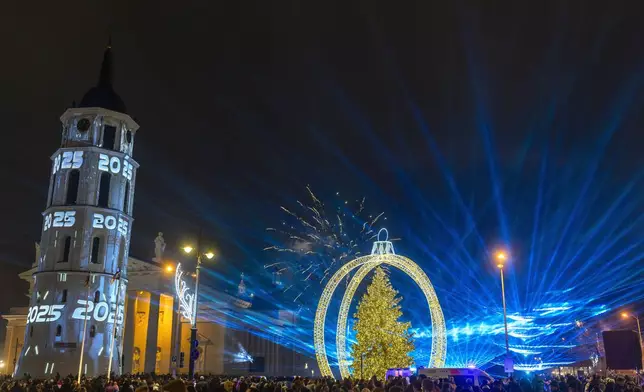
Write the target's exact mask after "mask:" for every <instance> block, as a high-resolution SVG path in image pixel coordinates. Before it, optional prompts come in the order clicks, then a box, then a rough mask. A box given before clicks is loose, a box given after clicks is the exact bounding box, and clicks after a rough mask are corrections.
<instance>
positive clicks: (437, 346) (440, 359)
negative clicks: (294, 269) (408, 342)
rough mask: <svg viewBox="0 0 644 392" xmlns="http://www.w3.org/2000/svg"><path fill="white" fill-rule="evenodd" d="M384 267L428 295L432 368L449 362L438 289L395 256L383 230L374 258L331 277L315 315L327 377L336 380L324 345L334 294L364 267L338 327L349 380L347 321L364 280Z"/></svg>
mask: <svg viewBox="0 0 644 392" xmlns="http://www.w3.org/2000/svg"><path fill="white" fill-rule="evenodd" d="M383 232H384V233H385V239H384V240H380V234H381V233H383ZM381 264H387V265H390V266H392V267H395V268H398V269H399V270H401V271H402V272H404V273H405V274H407V276H409V277H410V278H412V280H414V282H416V284H417V285H418V286H419V287H420V289H421V290H422V292H423V294H424V295H425V299H426V300H427V305H428V306H429V313H430V316H431V323H432V348H431V355H430V359H429V364H428V367H434V368H440V367H444V366H445V358H446V356H447V330H446V328H445V318H444V317H443V310H442V309H441V306H440V303H439V302H438V297H437V296H436V292H435V291H434V287H433V286H432V283H431V282H430V280H429V278H428V277H427V275H426V274H425V272H424V271H423V270H422V269H421V268H420V267H419V266H418V264H416V263H415V262H413V261H412V260H410V259H408V258H406V257H403V256H399V255H396V254H395V252H394V248H393V245H392V243H391V242H390V241H388V233H387V230H386V229H381V230H380V232H378V240H377V241H375V242H374V244H373V248H372V250H371V254H370V255H368V256H363V257H359V258H357V259H353V260H351V261H349V262H347V263H346V264H344V265H343V266H342V267H341V268H340V269H339V270H338V271H337V272H336V273H335V274H334V275H333V276H332V277H331V279H329V282H328V283H327V285H326V286H325V287H324V291H323V292H322V295H321V296H320V301H319V302H318V307H317V311H316V312H315V322H314V327H313V341H314V347H315V356H316V358H317V362H318V367H319V368H320V373H321V375H322V376H323V377H333V373H332V372H331V366H330V365H329V360H328V358H327V353H326V345H325V343H324V329H325V319H326V313H327V311H328V309H329V304H330V303H331V297H332V296H333V293H334V292H335V290H336V288H337V287H338V285H339V284H340V283H341V282H342V281H343V280H344V279H345V277H346V276H347V275H348V274H349V273H350V272H351V271H353V270H354V269H356V268H358V267H360V269H359V270H358V272H357V273H356V274H355V275H354V276H353V278H352V279H351V281H350V282H349V285H348V286H347V289H346V291H345V293H344V295H343V297H342V303H341V305H340V310H339V315H338V325H337V328H336V349H337V358H338V363H339V366H340V374H341V376H342V377H343V378H345V377H349V376H350V375H351V373H350V371H349V366H348V361H347V344H346V330H347V319H348V317H349V308H350V306H351V301H352V299H353V296H354V294H355V292H356V290H357V288H358V286H359V285H360V283H361V282H362V280H363V279H364V278H365V277H366V276H367V274H368V273H369V272H370V271H371V270H373V269H374V268H376V267H377V266H379V265H381Z"/></svg>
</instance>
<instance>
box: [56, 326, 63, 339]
mask: <svg viewBox="0 0 644 392" xmlns="http://www.w3.org/2000/svg"><path fill="white" fill-rule="evenodd" d="M62 334H63V326H62V325H60V324H58V325H57V326H56V336H60V335H62Z"/></svg>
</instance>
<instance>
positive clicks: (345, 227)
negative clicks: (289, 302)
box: [264, 186, 384, 302]
mask: <svg viewBox="0 0 644 392" xmlns="http://www.w3.org/2000/svg"><path fill="white" fill-rule="evenodd" d="M306 190H307V193H308V199H307V201H305V202H302V201H299V200H298V201H297V206H296V207H295V208H287V207H284V206H281V207H280V209H281V210H282V211H283V212H284V213H285V214H286V217H285V219H283V220H282V222H281V226H280V227H278V228H274V227H269V228H267V229H266V231H268V232H270V233H271V234H272V238H271V244H270V245H269V246H267V247H265V248H264V250H265V251H269V252H273V253H274V254H273V257H274V260H273V261H271V262H270V263H268V264H265V265H264V269H265V270H268V271H270V272H271V273H272V274H273V283H274V284H276V285H279V286H282V287H283V286H286V287H285V288H284V289H283V292H285V293H286V292H289V291H290V292H292V293H293V296H294V299H293V301H294V302H298V301H299V300H300V299H301V297H302V293H303V292H304V291H306V290H310V289H313V288H315V289H317V288H319V286H320V284H321V283H323V282H324V280H325V279H327V278H328V277H330V276H331V275H332V274H333V273H334V272H335V271H336V270H337V268H339V267H340V266H341V265H342V264H343V263H344V262H346V261H348V260H351V259H353V258H355V257H358V256H360V255H361V252H363V251H365V250H366V249H368V248H369V247H368V246H366V245H365V244H366V243H367V242H370V241H373V240H374V239H375V237H376V236H377V230H374V229H373V227H374V225H376V224H377V223H378V221H380V220H381V219H383V218H384V213H383V212H381V213H379V214H375V215H369V214H368V213H366V212H365V211H366V210H365V198H362V199H360V200H356V201H355V203H350V202H349V201H346V200H345V201H341V200H340V199H339V198H338V199H337V200H334V202H335V203H334V206H333V207H327V206H326V205H325V203H323V202H322V201H321V199H320V198H319V197H317V195H316V194H315V193H313V191H312V190H311V188H310V187H309V186H307V187H306ZM339 195H340V194H339V192H338V193H336V196H338V197H339ZM283 276H289V277H290V279H289V280H290V282H289V284H287V285H284V284H283V282H282V277H283ZM305 297H310V296H305Z"/></svg>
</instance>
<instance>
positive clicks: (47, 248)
mask: <svg viewBox="0 0 644 392" xmlns="http://www.w3.org/2000/svg"><path fill="white" fill-rule="evenodd" d="M60 120H61V123H62V135H61V139H62V140H61V144H60V148H59V149H58V150H57V151H56V152H55V153H54V154H53V155H52V157H51V160H52V166H51V171H50V178H49V194H48V197H47V203H46V206H45V210H44V212H43V224H42V229H41V240H40V242H39V244H38V245H37V246H36V257H35V262H34V264H33V266H32V268H31V269H30V270H29V271H25V272H24V273H22V274H21V275H20V276H21V278H22V279H24V280H26V281H28V282H29V284H30V288H29V292H28V295H29V307H28V308H13V309H12V311H11V312H10V314H8V315H3V316H2V318H4V319H6V320H7V321H8V325H7V333H6V340H5V352H4V361H5V364H6V366H5V368H4V369H0V372H1V371H3V370H4V371H5V372H6V373H13V374H15V375H16V376H18V377H19V376H22V375H24V374H29V375H30V376H32V377H38V378H41V377H51V376H52V375H55V374H57V373H58V374H61V375H67V374H73V375H76V374H79V373H81V374H86V375H88V376H96V375H100V374H107V373H108V372H113V373H116V374H120V373H139V372H146V373H150V372H156V373H168V372H171V371H176V372H179V373H185V372H186V371H187V367H188V362H189V358H188V356H187V355H188V354H189V352H190V342H189V340H190V339H189V336H190V323H189V321H188V320H186V319H185V318H183V317H182V316H181V315H180V313H179V307H178V302H179V301H177V300H176V293H175V276H174V275H173V273H172V271H169V269H171V268H169V269H166V268H164V267H163V266H162V265H161V264H160V263H156V262H154V261H143V260H138V259H135V258H132V257H130V256H129V245H130V237H131V232H132V224H133V217H132V208H133V199H134V192H135V184H136V175H137V169H138V167H139V165H138V163H137V162H136V161H135V160H134V159H133V152H134V141H135V138H136V133H137V131H138V128H139V126H138V124H137V123H136V122H135V121H134V120H133V119H132V117H130V116H129V115H128V114H127V109H126V106H125V104H124V103H123V100H122V99H121V98H120V97H119V95H118V94H117V93H116V92H115V91H114V88H113V86H112V48H111V46H110V45H108V47H107V48H106V50H105V53H104V57H103V63H102V66H101V70H100V75H99V80H98V83H97V85H96V86H95V87H92V88H91V89H90V90H89V91H88V92H87V93H86V94H85V95H84V96H83V99H82V100H81V101H80V105H78V107H72V108H70V109H68V110H67V111H65V113H63V115H62V116H61V118H60ZM159 240H160V241H161V242H162V241H163V239H162V236H161V235H160V238H157V241H155V242H156V245H157V246H156V248H157V249H156V253H157V261H160V260H161V255H159V246H158V245H159ZM161 252H162V249H161ZM246 291H247V288H246V285H245V283H244V280H243V277H242V280H241V282H240V287H239V293H238V294H240V295H230V294H227V293H223V292H217V291H216V290H212V289H210V288H208V287H203V286H202V287H200V294H201V295H200V297H205V298H208V300H207V301H205V300H204V299H201V301H200V306H199V312H198V314H199V318H198V320H197V326H198V331H199V334H198V342H199V344H198V359H197V362H196V370H197V371H198V372H208V373H213V374H223V373H228V374H231V373H235V374H237V373H239V374H248V373H252V374H261V375H311V374H314V373H315V370H314V366H313V363H314V361H313V359H311V358H310V357H308V356H307V355H303V354H300V352H303V351H305V349H306V348H305V347H297V346H298V344H300V343H299V342H300V341H301V340H300V339H295V338H294V336H295V334H294V333H293V331H297V322H296V319H295V317H294V316H293V314H291V313H288V312H281V313H278V312H277V311H265V310H257V309H253V307H252V298H250V297H249V296H248V295H246ZM250 320H252V321H250ZM257 320H260V322H257ZM258 325H259V327H258ZM303 349H304V350H303Z"/></svg>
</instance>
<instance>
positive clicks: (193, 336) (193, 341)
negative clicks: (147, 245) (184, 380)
mask: <svg viewBox="0 0 644 392" xmlns="http://www.w3.org/2000/svg"><path fill="white" fill-rule="evenodd" d="M193 250H196V251H197V271H196V273H195V293H194V301H193V305H194V308H193V312H192V315H193V318H192V328H191V329H190V362H189V365H188V379H189V380H192V379H193V378H194V376H195V360H196V358H195V355H196V352H197V309H199V270H201V258H202V256H205V257H206V258H207V259H208V260H210V259H212V258H213V257H215V254H214V253H213V252H211V251H207V252H204V253H202V251H201V230H199V238H198V240H197V248H196V249H195V248H194V247H192V246H190V245H187V246H184V247H183V251H184V252H186V253H188V254H191V253H192V251H193Z"/></svg>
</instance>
